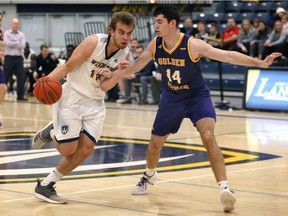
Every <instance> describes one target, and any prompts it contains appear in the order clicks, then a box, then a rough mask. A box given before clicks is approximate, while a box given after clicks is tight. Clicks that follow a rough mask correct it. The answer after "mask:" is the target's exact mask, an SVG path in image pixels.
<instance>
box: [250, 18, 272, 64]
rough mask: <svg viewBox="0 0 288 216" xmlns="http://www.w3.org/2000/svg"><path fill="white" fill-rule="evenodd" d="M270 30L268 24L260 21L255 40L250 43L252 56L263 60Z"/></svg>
mask: <svg viewBox="0 0 288 216" xmlns="http://www.w3.org/2000/svg"><path fill="white" fill-rule="evenodd" d="M267 36H268V28H267V24H266V22H264V21H263V20H259V21H258V28H257V29H256V31H255V34H254V38H253V40H252V41H251V42H250V56H251V57H256V58H258V59H263V52H264V42H265V41H266V40H267Z"/></svg>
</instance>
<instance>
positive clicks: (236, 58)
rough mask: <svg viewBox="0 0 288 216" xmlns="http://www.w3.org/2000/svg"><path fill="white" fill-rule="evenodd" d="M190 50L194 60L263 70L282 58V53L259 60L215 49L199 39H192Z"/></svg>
mask: <svg viewBox="0 0 288 216" xmlns="http://www.w3.org/2000/svg"><path fill="white" fill-rule="evenodd" d="M190 48H191V49H190V50H193V53H192V56H193V57H194V58H198V57H199V56H205V57H208V58H210V59H214V60H217V61H221V62H227V63H230V64H235V65H243V66H256V67H262V68H268V67H269V66H270V65H271V64H272V63H273V61H274V59H275V58H277V57H280V56H282V54H281V53H272V54H271V55H269V56H267V58H266V59H264V60H259V59H255V58H252V57H250V56H248V55H244V54H242V53H239V52H235V51H227V50H221V49H217V48H214V47H212V46H211V45H209V44H207V43H205V42H204V41H201V40H198V39H192V40H191V41H190Z"/></svg>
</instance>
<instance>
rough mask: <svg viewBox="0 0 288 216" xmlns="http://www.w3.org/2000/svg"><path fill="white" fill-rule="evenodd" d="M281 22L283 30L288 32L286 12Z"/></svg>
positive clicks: (287, 15)
mask: <svg viewBox="0 0 288 216" xmlns="http://www.w3.org/2000/svg"><path fill="white" fill-rule="evenodd" d="M281 22H282V25H283V28H284V29H286V31H287V32H288V13H287V12H285V14H284V15H283V16H282V17H281Z"/></svg>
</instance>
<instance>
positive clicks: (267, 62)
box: [260, 52, 282, 68]
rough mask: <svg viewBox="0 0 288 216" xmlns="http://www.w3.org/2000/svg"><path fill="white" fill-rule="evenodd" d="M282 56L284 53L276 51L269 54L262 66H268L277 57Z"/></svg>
mask: <svg viewBox="0 0 288 216" xmlns="http://www.w3.org/2000/svg"><path fill="white" fill-rule="evenodd" d="M280 56H282V53H279V52H275V53H272V54H270V55H269V56H267V57H266V58H265V59H264V60H263V61H262V63H261V65H260V67H262V68H268V67H269V66H270V65H271V64H272V63H273V62H274V60H275V59H276V58H278V57H280Z"/></svg>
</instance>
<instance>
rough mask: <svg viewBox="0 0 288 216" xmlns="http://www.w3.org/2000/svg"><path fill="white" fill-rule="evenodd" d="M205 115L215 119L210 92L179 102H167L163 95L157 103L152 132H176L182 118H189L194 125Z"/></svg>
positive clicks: (160, 133) (159, 134) (157, 134)
mask: <svg viewBox="0 0 288 216" xmlns="http://www.w3.org/2000/svg"><path fill="white" fill-rule="evenodd" d="M207 117H210V118H214V119H215V120H216V113H215V109H214V106H213V103H212V101H211V97H210V94H203V95H201V96H200V95H199V96H197V97H191V98H189V99H186V100H183V101H179V102H175V101H174V102H169V101H168V100H165V96H164V97H162V98H161V102H160V104H159V109H158V111H157V115H156V118H155V121H154V124H153V129H152V134H153V135H156V136H165V135H167V134H170V133H177V131H178V130H179V128H180V125H181V123H182V121H183V119H184V118H189V119H190V120H191V122H192V123H193V124H194V125H195V123H196V122H197V121H199V120H200V119H202V118H207Z"/></svg>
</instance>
